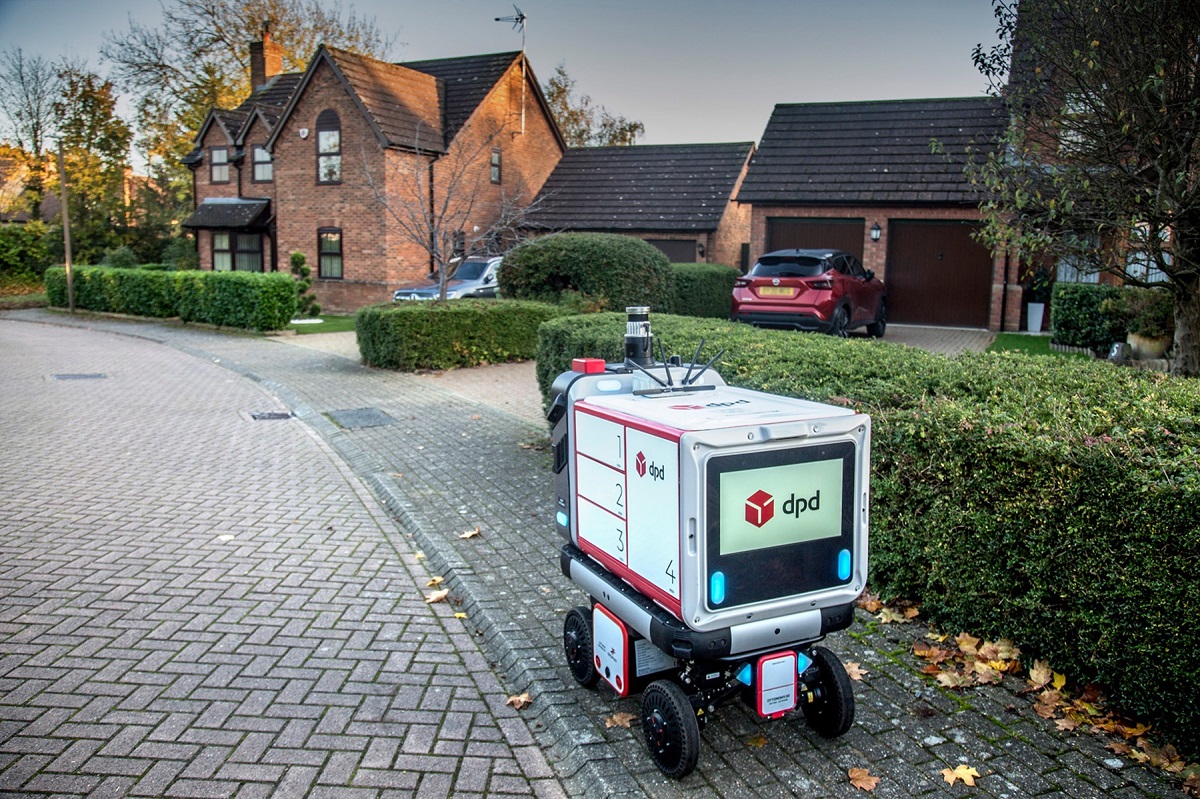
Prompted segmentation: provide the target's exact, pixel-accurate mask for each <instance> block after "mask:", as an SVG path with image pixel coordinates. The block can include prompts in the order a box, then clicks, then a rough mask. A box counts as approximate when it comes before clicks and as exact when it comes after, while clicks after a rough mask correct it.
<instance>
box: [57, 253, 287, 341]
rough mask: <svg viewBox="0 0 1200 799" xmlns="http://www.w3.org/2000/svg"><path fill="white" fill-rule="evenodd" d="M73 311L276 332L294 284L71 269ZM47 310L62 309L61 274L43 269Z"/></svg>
mask: <svg viewBox="0 0 1200 799" xmlns="http://www.w3.org/2000/svg"><path fill="white" fill-rule="evenodd" d="M72 271H73V275H72V282H73V284H74V289H75V307H76V308H81V309H83V310H88V311H99V312H105V313H120V314H131V315H134V316H153V317H158V318H165V317H172V316H178V317H179V318H180V319H182V320H183V321H185V322H204V323H206V324H210V325H218V326H221V327H239V328H245V329H248V330H282V329H283V328H284V327H286V326H287V325H288V323H289V322H290V321H291V319H292V316H293V315H295V312H296V288H295V281H294V280H292V278H291V277H290V276H289V275H282V274H277V273H266V274H264V273H257V272H200V271H186V272H167V271H160V270H151V269H110V268H107V267H79V268H77V269H74V270H72ZM46 294H47V299H48V300H49V303H50V305H53V306H58V307H65V306H66V305H67V277H66V270H65V269H63V268H62V267H55V268H53V269H48V270H46Z"/></svg>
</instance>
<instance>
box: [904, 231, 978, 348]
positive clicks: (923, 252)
mask: <svg viewBox="0 0 1200 799" xmlns="http://www.w3.org/2000/svg"><path fill="white" fill-rule="evenodd" d="M978 227H979V226H978V224H976V223H971V222H942V221H936V222H935V221H929V220H916V219H913V220H906V219H900V220H897V219H893V220H890V221H889V223H888V253H887V269H886V272H885V274H884V283H885V284H886V285H887V292H888V318H889V320H890V321H892V322H898V323H905V324H914V325H941V326H945V327H979V328H986V327H987V326H988V322H989V319H990V316H991V308H992V256H991V253H990V252H989V251H988V249H987V248H986V247H984V246H983V245H982V244H980V243H979V242H977V241H975V239H973V238H972V237H971V236H972V233H974V232H975V231H976V230H977V229H978Z"/></svg>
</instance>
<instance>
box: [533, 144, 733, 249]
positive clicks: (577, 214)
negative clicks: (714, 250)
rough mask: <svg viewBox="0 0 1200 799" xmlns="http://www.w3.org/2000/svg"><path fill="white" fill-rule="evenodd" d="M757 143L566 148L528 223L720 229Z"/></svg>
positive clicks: (568, 226)
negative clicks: (723, 216)
mask: <svg viewBox="0 0 1200 799" xmlns="http://www.w3.org/2000/svg"><path fill="white" fill-rule="evenodd" d="M753 151H754V143H753V142H737V143H733V144H670V145H639V146H636V147H581V148H576V149H571V150H567V152H566V154H565V155H563V157H562V160H560V161H559V162H558V165H557V166H556V167H555V168H554V172H552V173H551V174H550V177H549V178H548V179H547V180H546V182H545V184H543V186H542V190H541V192H539V194H538V199H537V200H535V202H534V209H535V210H533V211H531V212H530V214H529V216H528V219H527V222H528V224H529V225H530V226H533V227H540V228H548V229H553V230H660V231H697V230H716V229H717V226H718V225H719V224H720V221H721V217H722V215H723V214H724V213H725V209H726V206H727V205H728V204H729V201H730V199H732V195H733V192H734V190H735V189H736V187H737V182H738V179H739V178H740V177H741V175H742V170H743V169H744V168H745V166H746V161H747V159H749V157H750V154H751V153H752V152H753Z"/></svg>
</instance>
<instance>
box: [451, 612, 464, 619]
mask: <svg viewBox="0 0 1200 799" xmlns="http://www.w3.org/2000/svg"><path fill="white" fill-rule="evenodd" d="M466 617H467V614H465V613H455V614H454V618H456V619H465V618H466Z"/></svg>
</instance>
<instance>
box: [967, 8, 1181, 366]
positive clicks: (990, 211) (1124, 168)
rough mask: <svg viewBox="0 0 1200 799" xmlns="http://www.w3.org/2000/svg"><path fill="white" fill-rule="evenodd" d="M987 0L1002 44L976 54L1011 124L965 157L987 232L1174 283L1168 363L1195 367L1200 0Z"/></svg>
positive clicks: (1144, 281) (1001, 240)
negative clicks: (997, 141) (986, 148)
mask: <svg viewBox="0 0 1200 799" xmlns="http://www.w3.org/2000/svg"><path fill="white" fill-rule="evenodd" d="M993 8H994V11H995V14H996V18H997V20H998V22H999V32H1000V34H1001V41H1000V44H999V45H997V46H996V47H994V48H992V49H990V50H984V49H983V48H982V47H977V48H976V50H975V63H976V65H977V66H978V67H979V69H980V71H981V72H982V73H983V74H984V75H985V76H986V77H987V78H988V79H989V80H990V82H991V84H992V88H993V91H994V92H996V93H997V94H1000V95H1002V96H1003V97H1004V98H1005V99H1006V101H1007V105H1008V107H1009V109H1010V112H1011V116H1012V124H1011V127H1010V128H1009V131H1008V134H1007V137H1006V140H1005V145H1006V147H1005V148H1004V149H1003V151H1000V152H996V153H992V154H989V155H987V156H986V158H982V159H981V160H979V161H977V162H976V163H974V164H973V165H971V166H970V167H969V171H970V174H971V175H972V177H973V179H974V180H976V181H977V182H978V183H980V184H981V185H982V186H983V187H984V188H985V189H986V199H985V200H984V202H983V203H982V205H981V209H982V210H983V212H984V215H985V223H986V228H985V236H986V238H987V241H988V243H989V244H991V245H992V246H996V247H1008V248H1011V249H1012V250H1014V251H1016V252H1017V253H1019V254H1020V255H1021V256H1022V257H1026V258H1036V257H1045V258H1069V259H1071V261H1072V263H1074V264H1075V265H1077V266H1082V267H1083V268H1085V269H1087V270H1091V271H1107V272H1110V273H1113V274H1116V275H1119V276H1120V277H1121V278H1123V279H1124V280H1125V281H1126V282H1128V283H1132V284H1135V285H1143V286H1147V285H1148V286H1161V287H1162V288H1164V289H1165V290H1168V291H1170V292H1171V294H1172V296H1173V298H1174V311H1175V360H1174V364H1173V367H1172V371H1173V372H1174V373H1175V374H1179V375H1192V376H1194V375H1200V4H1197V3H1196V2H1195V0H1109V2H1104V3H1094V2H1091V1H1090V0H1088V1H1087V2H1084V0H993ZM1018 12H1019V13H1018ZM1006 78H1007V83H1006Z"/></svg>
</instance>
